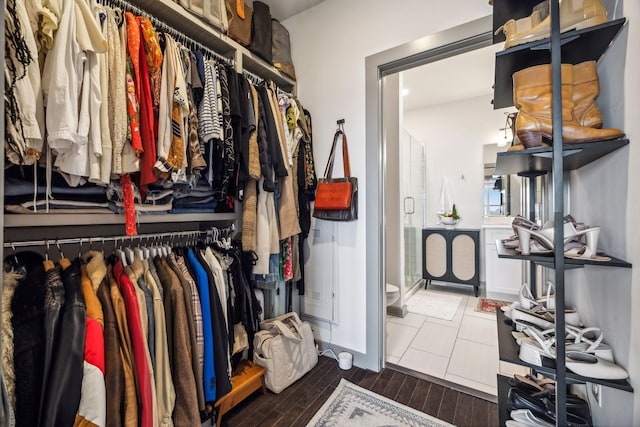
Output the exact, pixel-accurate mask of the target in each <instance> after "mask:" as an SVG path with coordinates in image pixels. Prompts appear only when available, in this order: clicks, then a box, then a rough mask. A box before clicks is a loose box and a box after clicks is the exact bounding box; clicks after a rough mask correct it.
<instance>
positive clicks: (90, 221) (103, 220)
mask: <svg viewBox="0 0 640 427" xmlns="http://www.w3.org/2000/svg"><path fill="white" fill-rule="evenodd" d="M236 219H237V215H236V214H235V213H233V212H231V213H210V214H203V213H198V214H195V213H194V214H164V215H140V216H139V217H138V222H139V223H141V224H154V223H163V222H217V221H224V222H230V221H235V220H236ZM99 224H124V216H123V215H117V214H115V213H114V214H93V215H90V214H87V215H68V214H56V213H47V214H5V215H4V226H5V227H7V228H11V227H51V226H74V225H99Z"/></svg>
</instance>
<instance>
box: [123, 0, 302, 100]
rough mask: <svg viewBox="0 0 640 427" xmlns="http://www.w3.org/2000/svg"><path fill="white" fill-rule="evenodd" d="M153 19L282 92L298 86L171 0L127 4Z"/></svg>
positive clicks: (141, 1) (290, 90) (145, 0)
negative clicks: (227, 59) (268, 82)
mask: <svg viewBox="0 0 640 427" xmlns="http://www.w3.org/2000/svg"><path fill="white" fill-rule="evenodd" d="M126 1H127V2H128V3H130V4H132V5H134V6H136V7H138V8H140V9H142V10H144V11H146V12H148V13H150V14H152V15H154V16H155V17H156V18H158V19H159V20H161V21H163V22H164V23H166V24H167V25H169V26H170V27H173V28H176V29H179V30H180V32H181V33H183V34H184V35H186V36H188V37H190V38H192V39H193V40H195V41H197V42H198V43H200V44H202V45H203V46H205V47H207V48H209V49H211V50H213V51H214V52H216V53H219V54H220V55H221V56H223V57H226V58H229V59H231V60H234V61H236V63H237V64H238V67H237V68H239V69H237V70H236V71H241V70H240V69H244V70H247V71H249V72H251V73H253V74H256V75H257V76H259V77H261V78H263V79H265V80H273V81H274V82H275V83H276V84H277V85H278V86H279V87H281V88H282V89H284V90H286V91H288V92H293V91H294V88H295V85H296V82H295V81H294V80H292V79H291V78H289V77H288V76H286V75H284V74H283V73H281V72H280V70H278V69H277V68H275V67H274V66H272V65H271V64H268V63H267V62H266V61H264V60H263V59H261V58H258V57H256V56H255V55H253V54H252V53H251V52H250V51H249V50H248V49H247V48H245V47H244V46H241V45H240V44H238V43H236V42H235V41H233V40H232V39H231V38H229V37H227V36H226V35H225V34H222V33H221V32H219V31H217V30H216V29H215V28H214V27H212V26H211V24H209V23H207V22H206V21H204V20H202V19H200V18H198V17H197V16H195V15H193V14H191V13H190V12H188V11H187V10H186V9H185V8H183V7H182V6H181V5H179V4H178V3H176V2H174V1H171V0H126Z"/></svg>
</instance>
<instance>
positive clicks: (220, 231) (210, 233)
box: [4, 224, 235, 250]
mask: <svg viewBox="0 0 640 427" xmlns="http://www.w3.org/2000/svg"><path fill="white" fill-rule="evenodd" d="M234 230H235V225H234V224H231V225H230V226H229V227H225V228H216V227H213V228H210V229H208V230H191V231H174V232H169V233H149V234H139V235H137V236H108V237H75V238H69V239H51V240H49V239H45V240H24V241H13V242H4V247H5V248H11V249H13V250H15V249H16V248H19V247H21V248H24V247H30V246H47V249H48V248H49V247H50V246H51V244H54V245H55V246H56V247H58V249H60V245H74V244H78V245H82V244H83V243H88V244H89V247H91V245H92V244H93V243H101V244H102V243H105V242H116V243H117V242H118V241H121V242H125V241H129V242H134V241H135V240H138V241H143V240H162V239H166V238H169V237H170V238H172V239H180V238H185V237H186V238H189V237H191V238H195V237H198V236H201V235H205V236H206V237H214V238H216V237H217V236H219V235H222V236H225V235H230V234H231V233H232V232H233V231H234Z"/></svg>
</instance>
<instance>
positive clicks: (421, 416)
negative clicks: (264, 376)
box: [307, 379, 451, 427]
mask: <svg viewBox="0 0 640 427" xmlns="http://www.w3.org/2000/svg"><path fill="white" fill-rule="evenodd" d="M307 426H316V427H329V426H332V427H334V426H335V427H341V426H349V427H352V426H362V427H365V426H366V427H369V426H381V427H382V426H398V427H399V426H428V427H441V426H451V424H449V423H446V422H444V421H442V420H439V419H437V418H433V417H432V416H429V415H427V414H425V413H423V412H420V411H416V410H415V409H412V408H409V407H408V406H404V405H401V404H399V403H397V402H394V401H393V400H391V399H387V398H386V397H384V396H380V395H379V394H376V393H373V392H371V391H369V390H366V389H364V388H362V387H358V386H357V385H355V384H352V383H350V382H349V381H347V380H345V379H342V380H341V381H340V384H338V387H336V389H335V391H334V392H333V393H332V394H331V396H329V399H328V400H327V401H326V402H325V404H324V405H323V406H322V408H320V410H319V411H318V412H317V413H316V415H315V416H314V417H313V419H312V420H311V421H309V424H307Z"/></svg>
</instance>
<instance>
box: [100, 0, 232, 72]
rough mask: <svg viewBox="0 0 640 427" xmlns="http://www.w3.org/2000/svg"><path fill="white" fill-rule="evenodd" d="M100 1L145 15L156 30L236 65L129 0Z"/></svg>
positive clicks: (192, 47)
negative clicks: (128, 0)
mask: <svg viewBox="0 0 640 427" xmlns="http://www.w3.org/2000/svg"><path fill="white" fill-rule="evenodd" d="M99 2H100V3H101V4H102V5H105V6H117V7H119V8H121V9H124V10H126V11H128V12H131V13H134V14H136V15H139V16H144V17H146V18H149V20H150V21H151V23H152V24H153V26H154V27H155V28H156V30H160V31H162V32H163V33H167V34H169V35H171V36H172V37H173V38H174V39H176V40H177V41H179V42H180V43H182V44H183V45H185V46H189V47H190V48H191V49H194V50H195V49H197V50H201V51H202V52H203V53H206V54H207V55H208V56H210V57H213V58H215V59H217V60H219V61H221V62H224V63H225V64H227V65H230V66H234V60H233V59H230V58H227V57H225V56H222V55H220V54H219V53H217V52H214V51H213V50H211V49H209V48H208V47H206V46H204V45H203V44H201V43H200V42H197V41H195V40H193V39H192V38H191V37H188V36H187V35H185V34H184V33H182V32H180V31H178V30H176V29H175V28H173V27H171V26H169V25H167V24H166V23H165V22H162V21H160V20H159V19H158V18H156V17H155V16H153V15H151V14H150V13H149V12H147V11H144V10H142V9H140V8H139V7H138V6H134V5H132V4H131V3H129V2H127V1H126V0H99Z"/></svg>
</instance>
